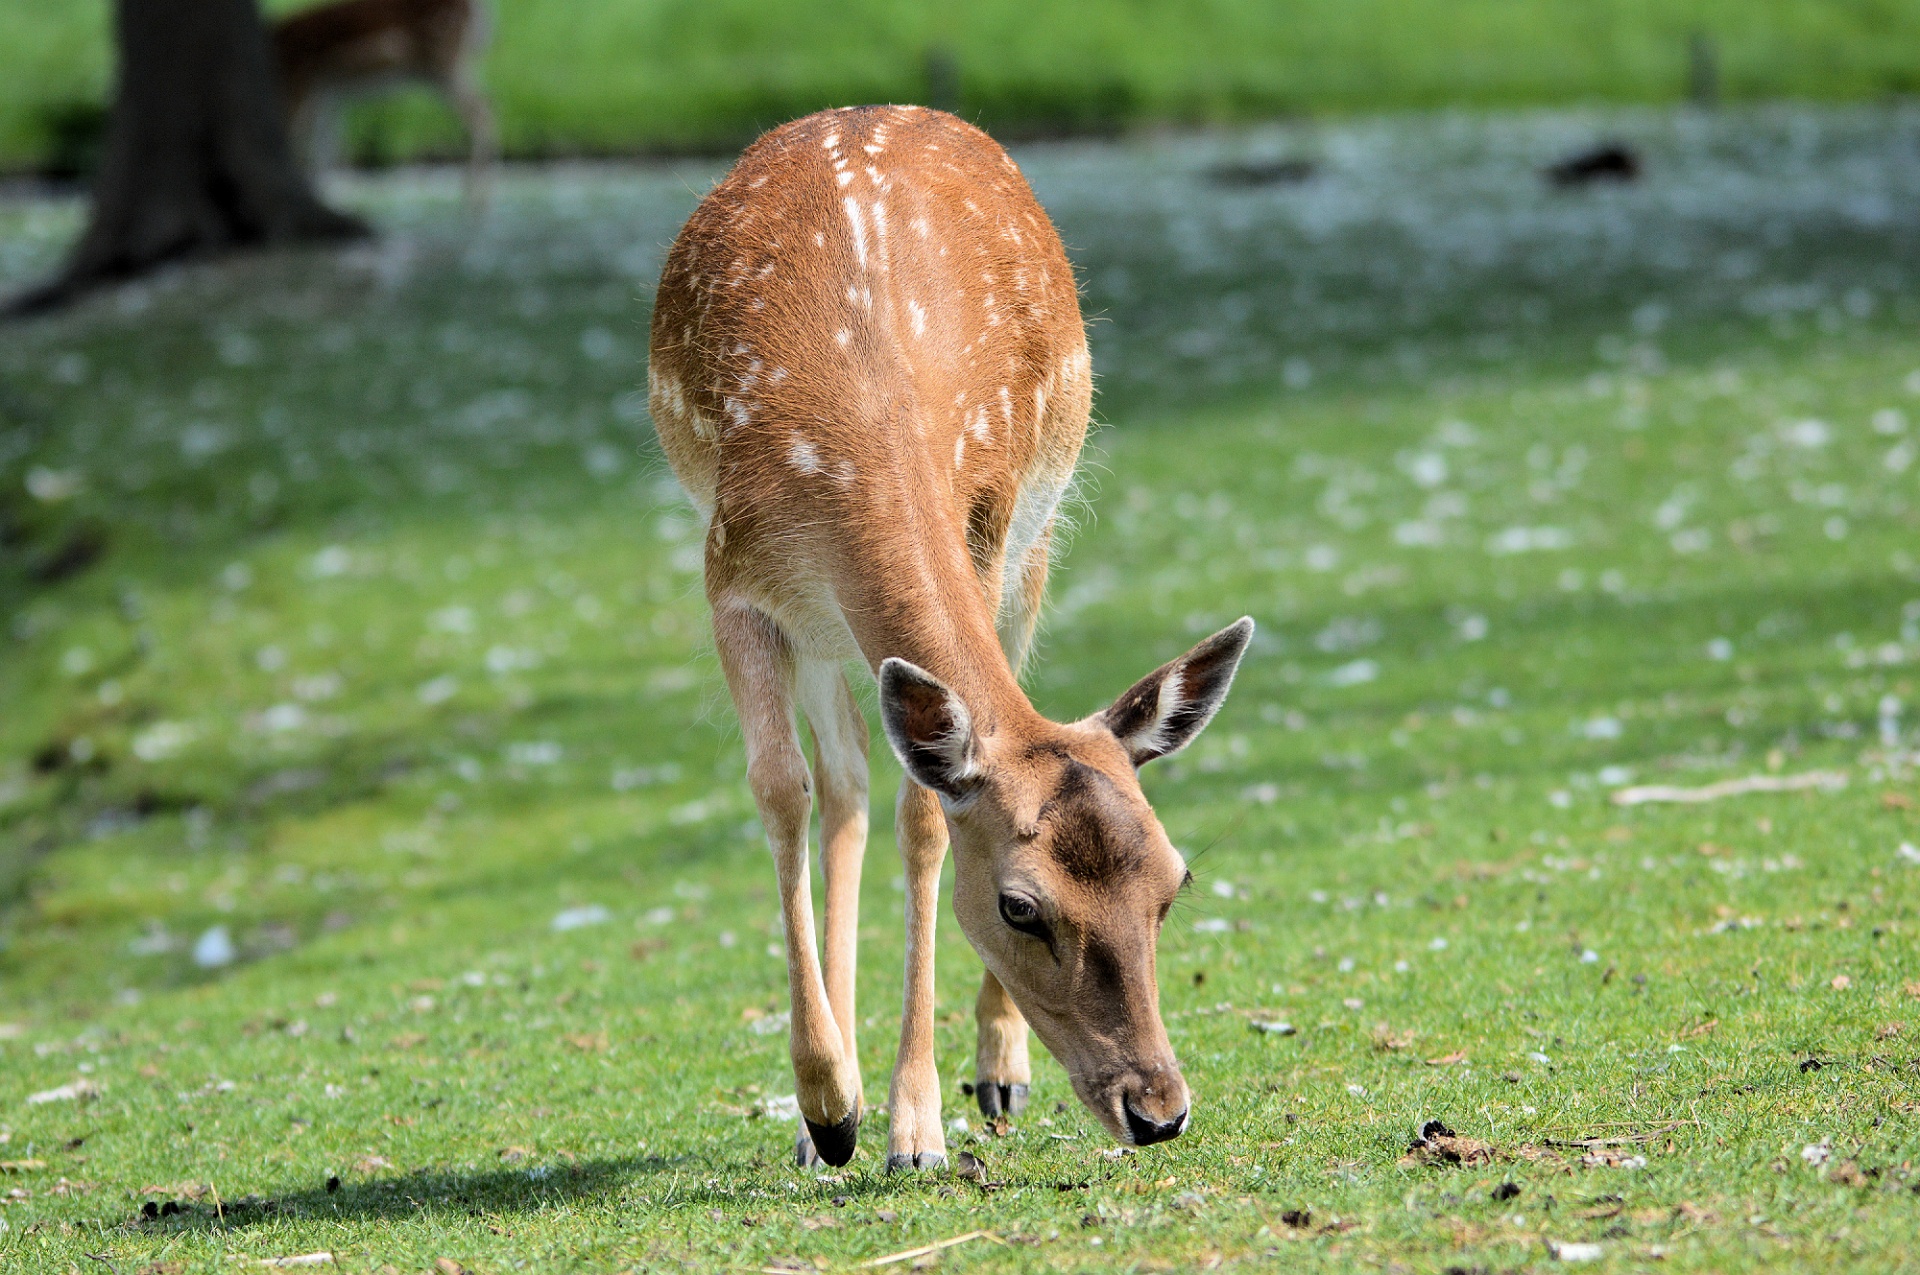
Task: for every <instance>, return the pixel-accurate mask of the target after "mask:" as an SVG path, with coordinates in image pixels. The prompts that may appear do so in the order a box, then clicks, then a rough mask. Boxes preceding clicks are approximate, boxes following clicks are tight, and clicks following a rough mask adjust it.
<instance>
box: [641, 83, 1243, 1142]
mask: <svg viewBox="0 0 1920 1275" xmlns="http://www.w3.org/2000/svg"><path fill="white" fill-rule="evenodd" d="M647 383H648V397H649V403H650V406H651V410H652V414H653V419H654V422H655V425H656V427H657V429H658V431H659V437H660V441H661V445H662V447H663V448H664V449H665V451H666V455H667V458H668V461H669V462H670V463H671V464H672V466H673V469H674V472H675V473H676V474H677V475H678V477H679V479H680V481H681V483H682V485H683V486H684V487H685V488H686V490H687V492H688V494H689V495H690V496H691V497H692V500H693V503H694V504H695V506H696V507H697V508H698V510H699V511H700V513H701V515H702V516H703V517H704V518H705V520H706V591H707V599H708V602H709V605H710V607H711V610H712V616H713V635H714V642H715V645H716V647H717V649H718V653H719V657H720V664H721V667H722V669H723V671H724V673H725V676H726V681H727V687H728V689H729V691H730V692H731V693H732V697H733V702H734V706H735V708H736V709H737V711H738V713H739V718H740V726H741V730H742V733H743V735H744V736H745V742H746V751H747V782H748V784H749V786H750V787H751V789H752V791H753V796H754V800H755V802H756V803H757V805H758V807H759V810H760V816H761V819H762V822H763V823H764V825H765V828H766V835H767V840H768V842H769V844H770V846H771V848H772V851H773V860H774V868H775V871H776V873H777V876H778V879H779V887H780V901H781V911H782V916H783V919H784V921H785V926H786V956H787V976H788V994H789V997H790V999H791V1005H792V1015H791V1052H792V1061H793V1070H794V1077H795V1082H796V1088H797V1091H798V1099H799V1106H800V1112H801V1118H802V1127H801V1130H800V1134H799V1140H798V1147H797V1153H798V1157H799V1160H800V1163H802V1164H803V1165H804V1164H809V1163H814V1162H816V1161H817V1160H823V1161H825V1162H826V1163H828V1164H832V1165H840V1164H844V1163H846V1162H847V1160H848V1159H849V1158H851V1156H852V1155H853V1151H854V1145H855V1139H856V1135H857V1130H858V1125H859V1122H860V1117H861V1112H862V1107H863V1092H862V1087H861V1079H860V1071H859V1066H858V1063H857V1055H856V1052H855V1040H854V1024H855V1022H856V1019H855V1016H854V945H855V933H856V928H857V926H856V909H857V907H858V898H859V891H860V867H861V858H862V855H863V854H864V852H865V848H866V839H867V782H868V779H867V742H868V735H867V725H866V719H865V717H864V716H863V714H862V713H861V711H860V709H859V707H858V706H857V704H856V701H855V699H854V695H853V691H852V689H851V687H850V685H849V683H848V681H847V679H846V676H845V672H844V669H845V666H846V664H847V663H849V662H851V661H859V662H861V663H863V664H865V665H866V666H867V668H868V669H869V670H870V671H871V672H873V673H874V674H875V676H876V677H877V679H878V683H879V701H880V718H881V721H882V723H883V725H884V727H885V732H886V737H887V741H888V743H889V744H890V745H891V746H892V748H893V751H894V753H895V755H896V756H897V757H898V758H899V760H900V763H901V765H902V766H903V767H904V768H905V771H906V775H905V779H904V781H903V782H902V784H901V786H900V793H899V799H898V801H897V802H896V804H895V808H894V820H895V828H896V831H897V835H898V840H899V846H900V854H901V858H902V861H903V863H904V866H905V877H906V889H907V901H906V953H907V954H906V989H905V1005H904V1008H903V1010H902V1014H901V1030H900V1047H899V1054H898V1059H897V1061H896V1063H895V1066H894V1071H893V1082H892V1087H891V1089H890V1091H889V1094H888V1101H887V1109H888V1113H889V1116H890V1124H889V1130H888V1141H887V1167H888V1168H889V1169H924V1168H931V1167H934V1166H937V1165H939V1164H941V1163H942V1162H943V1161H944V1159H945V1154H946V1146H945V1137H944V1131H943V1128H942V1125H941V1119H940V1084H939V1078H938V1076H937V1074H936V1071H935V1067H934V1056H933V1013H934V983H933V954H934V942H933V939H934V925H935V914H936V909H937V906H938V896H939V881H940V868H941V863H942V860H943V859H944V857H945V855H946V851H947V848H948V844H949V841H951V844H952V847H953V851H954V859H955V877H954V887H953V908H954V912H955V915H956V916H957V918H958V920H959V922H960V928H961V929H962V930H963V931H964V932H965V934H966V936H967V938H968V940H969V941H970V942H971V943H972V945H973V947H974V949H975V951H977V952H978V953H979V955H980V958H981V960H982V962H983V963H984V964H985V966H986V973H985V975H984V977H983V978H982V979H981V985H980V994H979V998H978V1001H977V1002H976V1004H975V1014H976V1018H977V1024H978V1053H977V1057H976V1061H975V1075H974V1085H975V1090H974V1092H975V1095H976V1097H977V1100H978V1102H979V1104H980V1108H981V1110H982V1111H983V1112H985V1113H986V1114H987V1115H988V1116H990V1117H991V1116H997V1115H1000V1114H1002V1113H1007V1114H1018V1113H1019V1111H1020V1110H1021V1109H1022V1108H1023V1107H1024V1105H1025V1104H1026V1101H1027V1096H1028V1087H1029V1084H1030V1081H1031V1076H1030V1072H1029V1066H1028V1054H1027V1029H1028V1025H1029V1024H1031V1025H1032V1028H1033V1030H1034V1032H1035V1033H1037V1034H1038V1036H1039V1037H1040V1040H1041V1042H1042V1043H1043V1044H1044V1045H1045V1046H1046V1047H1047V1049H1048V1050H1049V1051H1051V1052H1052V1054H1053V1056H1054V1057H1055V1058H1056V1059H1058V1060H1059V1061H1060V1062H1061V1063H1062V1064H1063V1065H1064V1066H1065V1068H1066V1070H1067V1072H1068V1074H1069V1075H1070V1077H1071V1078H1072V1083H1073V1088H1074V1092H1075V1093H1076V1094H1077V1095H1078V1096H1079V1098H1080V1100H1081V1101H1082V1102H1083V1103H1085V1104H1086V1106H1087V1107H1088V1108H1089V1109H1090V1110H1091V1111H1092V1112H1093V1114H1094V1115H1095V1116H1097V1117H1098V1118H1099V1120H1100V1122H1101V1123H1102V1124H1103V1125H1104V1126H1105V1127H1106V1128H1107V1130H1108V1131H1109V1132H1111V1133H1112V1134H1113V1136H1114V1137H1116V1138H1117V1139H1119V1140H1120V1141H1122V1142H1124V1143H1129V1144H1135V1145H1143V1144H1147V1143H1153V1142H1160V1141H1163V1140H1165V1139H1168V1138H1172V1137H1175V1136H1177V1135H1178V1134H1180V1133H1181V1131H1183V1130H1184V1129H1185V1128H1186V1127H1187V1119H1188V1107H1189V1097H1188V1091H1187V1085H1186V1081H1185V1080H1184V1078H1183V1077H1182V1075H1181V1072H1180V1066H1179V1063H1178V1062H1177V1060H1176V1059H1175V1057H1174V1053H1173V1049H1172V1047H1171V1045H1170V1044H1169V1043H1168V1040H1167V1033H1166V1029H1165V1027H1164V1025H1163V1024H1162V1022H1161V1019H1160V1009H1159V992H1158V988H1157V985H1156V983H1155V974H1154V949H1155V945H1156V943H1157V940H1158V937H1159V933H1160V927H1161V925H1162V924H1163V923H1164V921H1165V919H1166V916H1167V912H1168V909H1169V908H1171V907H1172V906H1173V903H1174V901H1175V896H1176V895H1177V894H1178V893H1179V891H1180V890H1181V889H1182V888H1183V886H1184V885H1186V884H1187V883H1188V882H1190V881H1191V874H1190V873H1189V872H1188V871H1187V867H1186V864H1185V862H1184V861H1183V860H1182V858H1181V856H1180V854H1179V852H1178V851H1176V850H1175V849H1174V847H1173V844H1172V843H1171V841H1169V840H1168V837H1167V834H1166V832H1165V831H1164V830H1163V829H1162V828H1161V826H1160V824H1159V822H1158V821H1157V820H1156V819H1155V817H1154V813H1153V811H1152V809H1151V808H1150V807H1149V806H1148V804H1147V802H1146V799H1145V798H1144V797H1143V796H1142V794H1141V790H1140V782H1139V779H1138V777H1137V775H1136V773H1135V772H1136V770H1137V768H1138V767H1140V766H1142V765H1144V764H1146V763H1147V762H1149V761H1152V760H1153V759H1155V758H1157V757H1164V756H1166V755H1167V754H1168V753H1171V752H1174V751H1175V750H1177V749H1179V748H1181V747H1182V746H1184V745H1185V744H1186V743H1187V742H1188V741H1189V740H1191V739H1192V738H1193V737H1194V736H1195V735H1196V734H1198V733H1199V731H1200V729H1201V728H1202V727H1203V726H1205V725H1206V723H1207V721H1208V720H1209V719H1210V718H1211V717H1212V716H1213V714H1214V712H1215V711H1216V710H1217V709H1218V708H1219V706H1220V704H1221V701H1222V700H1223V699H1224V698H1225V696H1226V694H1227V688H1228V685H1229V683H1231V681H1232V680H1233V675H1234V670H1235V668H1236V667H1237V666H1238V664H1239V661H1240V657H1241V655H1242V653H1243V652H1244V651H1245V650H1246V647H1247V642H1248V640H1249V638H1250V637H1251V636H1252V633H1253V622H1252V621H1251V620H1247V619H1243V620H1241V621H1240V622H1239V623H1237V624H1235V625H1233V626H1231V627H1230V628H1227V629H1225V630H1223V631H1222V632H1220V633H1217V634H1215V635H1214V636H1213V637H1210V638H1208V639H1207V640H1206V641H1204V642H1202V643H1200V645H1199V646H1197V647H1195V648H1194V649H1193V650H1191V651H1190V652H1188V653H1187V654H1186V655H1184V656H1182V657H1180V658H1179V659H1177V660H1174V661H1173V662H1172V663H1170V664H1167V665H1165V666H1164V667H1162V668H1160V669H1158V670H1156V671H1155V672H1153V673H1151V674H1149V675H1148V676H1147V677H1146V678H1145V679H1143V680H1142V681H1141V682H1140V683H1138V684H1137V685H1136V686H1134V687H1133V688H1132V689H1131V690H1129V691H1127V692H1126V693H1125V694H1124V695H1122V696H1120V698H1119V699H1118V700H1116V701H1115V702H1114V703H1113V704H1112V705H1110V706H1109V707H1107V708H1106V709H1104V710H1102V711H1100V712H1097V713H1095V714H1093V715H1092V716H1090V717H1086V718H1083V719H1082V720H1080V721H1076V722H1068V723H1057V722H1052V721H1049V720H1047V719H1046V718H1045V717H1043V716H1041V715H1040V713H1038V712H1037V711H1035V709H1034V708H1033V706H1032V704H1031V703H1029V702H1028V700H1027V697H1026V695H1025V694H1024V693H1023V692H1022V691H1021V689H1020V685H1019V683H1018V681H1017V680H1016V676H1017V672H1018V670H1019V668H1020V665H1021V662H1022V660H1023V659H1024V657H1025V656H1026V654H1027V652H1028V650H1029V648H1030V647H1031V645H1032V641H1033V634H1034V626H1035V621H1036V620H1037V619H1038V616H1039V613H1040V605H1041V595H1042V593H1043V591H1044V588H1045V585H1046V579H1047V565H1048V551H1049V546H1050V544H1051V541H1052V538H1053V534H1054V527H1055V519H1056V516H1057V510H1058V508H1059V505H1060V502H1061V499H1062V497H1063V495H1064V494H1065V493H1066V492H1067V489H1068V486H1069V484H1070V482H1071V481H1072V477H1073V471H1074V465H1075V463H1076V461H1077V459H1078V457H1079V454H1080V447H1081V443H1082V441H1083V440H1084V438H1085V435H1086V431H1087V420H1088V410H1089V407H1090V403H1091V397H1092V379H1091V370H1090V366H1089V361H1088V356H1087V345H1086V335H1085V332H1084V330H1083V328H1082V325H1081V320H1080V308H1079V300H1078V296H1077V294H1076V292H1075V287H1074V277H1073V270H1072V267H1071V266H1070V265H1069V264H1068V263H1067V257H1066V253H1065V251H1064V250H1063V249H1062V248H1061V245H1060V240H1059V237H1058V236H1057V235H1056V234H1055V233H1054V229H1053V226H1052V225H1051V223H1049V221H1048V220H1047V216H1046V214H1045V213H1044V212H1043V211H1042V210H1041V208H1040V206H1039V204H1037V203H1036V202H1035V200H1034V197H1033V194H1032V192H1031V191H1030V190H1029V189H1028V187H1027V184H1026V181H1025V180H1024V179H1023V178H1022V176H1021V174H1020V171H1019V169H1018V168H1016V167H1015V166H1014V163H1013V161H1012V160H1011V159H1010V158H1009V157H1008V156H1007V154H1006V153H1005V152H1004V151H1002V150H1001V149H1000V148H999V147H998V146H997V145H995V144H994V143H993V141H992V140H991V139H989V138H988V137H987V136H986V135H985V134H983V133H981V132H979V131H978V130H977V129H974V128H972V127H971V126H969V125H967V124H965V123H962V122H961V121H960V120H958V119H955V118H954V117H953V116H951V115H947V114H944V113H942V112H939V111H932V110H924V109H921V108H918V107H862V108H850V109H844V110H837V111H828V112H825V113H823V114H818V115H812V116H808V117H807V118H805V119H801V120H797V121H795V122H793V123H790V124H787V125H784V126H783V127H780V128H778V129H775V130H774V131H773V132H771V133H768V134H767V135H766V136H764V137H762V138H761V139H760V140H759V141H757V142H755V143H754V144H753V146H751V147H750V148H749V149H748V150H747V151H746V153H745V154H744V155H743V156H742V157H741V159H740V161H739V163H738V164H737V165H736V166H735V168H734V169H733V171H732V172H731V173H729V174H728V175H727V177H726V178H725V179H724V180H722V181H721V182H720V183H719V185H717V186H716V187H715V188H714V189H713V191H712V192H711V193H710V194H709V195H708V196H707V197H706V199H705V200H704V201H703V202H702V203H701V204H700V206H699V207H698V208H697V209H696V210H695V212H694V214H693V216H692V218H691V219H690V220H689V221H688V222H687V224H686V227H685V228H684V229H683V230H682V231H681V233H680V236H679V238H678V240H677V241H676V242H675V244H674V246H673V248H672V251H671V252H670V253H669V255H668V258H667V262H666V267H665V270H664V272H663V274H662V278H661V282H660V291H659V297H658V301H657V304H656V306H655V309H654V314H653V329H652V342H651V359H650V362H649V365H648V369H647ZM802 714H803V715H804V716H805V718H806V720H807V723H808V725H809V726H810V727H811V730H812V735H813V743H814V758H813V766H812V768H811V770H809V768H808V765H807V762H806V760H805V757H804V755H803V753H802V749H801V741H800V737H799V731H798V720H799V716H800V715H802ZM816 797H817V800H818V804H819V808H820V841H821V857H822V869H823V876H824V878H825V883H826V895H827V898H826V926H825V929H826V935H825V944H824V955H825V960H824V969H823V967H822V962H821V960H820V958H819V956H817V955H816V952H815V933H814V915H813V904H812V896H811V883H810V879H809V872H808V852H807V834H808V823H809V819H810V816H811V811H812V807H813V805H814V803H815V800H816Z"/></svg>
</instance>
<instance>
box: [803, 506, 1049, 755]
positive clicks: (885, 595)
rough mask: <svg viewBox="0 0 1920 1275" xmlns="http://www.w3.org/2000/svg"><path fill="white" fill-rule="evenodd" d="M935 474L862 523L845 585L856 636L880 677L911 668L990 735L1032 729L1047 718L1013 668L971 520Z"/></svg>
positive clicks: (851, 541) (845, 604) (842, 590)
mask: <svg viewBox="0 0 1920 1275" xmlns="http://www.w3.org/2000/svg"><path fill="white" fill-rule="evenodd" d="M925 473H926V471H924V470H923V471H921V473H920V474H912V473H911V471H909V473H908V474H903V475H901V477H902V478H903V479H905V481H902V482H900V483H899V484H898V485H895V486H892V490H890V491H884V492H883V493H881V495H880V497H879V498H878V499H875V500H873V501H872V502H871V505H870V507H869V509H868V510H867V511H866V513H865V515H864V516H863V517H859V518H858V519H856V520H855V521H857V522H858V523H859V524H860V525H859V526H857V527H856V528H854V529H853V530H854V534H853V535H852V536H850V537H848V538H847V541H848V545H849V552H848V555H847V559H846V560H843V568H844V569H843V570H842V571H840V572H839V573H838V574H839V576H840V579H838V580H836V581H835V591H836V593H837V594H838V596H839V599H840V603H841V607H842V610H843V613H844V614H845V615H846V618H847V623H848V626H849V627H850V628H851V629H852V630H853V635H854V638H855V640H856V641H857V642H858V643H859V644H860V650H861V652H862V654H864V655H865V656H866V658H867V661H868V663H869V665H871V666H872V667H873V668H874V669H876V670H877V669H878V668H879V666H880V662H881V661H882V660H885V659H888V658H890V657H896V658H899V659H903V660H907V661H908V662H910V663H913V664H916V665H918V666H919V667H921V668H923V669H925V670H926V671H927V672H929V673H931V674H933V676H935V677H937V678H939V679H940V680H941V681H942V682H944V683H945V684H946V685H947V686H948V687H950V688H952V690H953V691H954V693H955V694H957V695H959V696H960V698H961V700H962V701H964V702H965V703H966V705H967V708H968V711H970V712H971V713H972V714H973V716H974V721H975V724H976V726H978V727H979V728H980V729H982V730H983V731H987V732H992V731H995V730H1004V729H1014V730H1019V729H1023V728H1026V727H1028V726H1030V725H1032V724H1034V722H1035V720H1036V719H1037V717H1038V714H1036V713H1035V712H1034V709H1033V706H1032V704H1031V703H1030V702H1029V701H1028V700H1027V697H1026V693H1025V692H1024V691H1022V690H1021V689H1020V684H1019V683H1018V682H1017V681H1016V680H1015V678H1014V676H1013V671H1012V670H1011V669H1010V668H1008V666H1007V658H1006V654H1005V652H1004V651H1003V650H1002V648H1001V645H1000V637H999V633H998V632H997V630H996V629H995V627H994V613H993V609H992V605H991V603H990V602H989V600H988V598H987V596H986V591H985V589H984V587H983V586H982V584H981V580H980V576H979V574H978V572H977V571H976V570H975V567H974V564H973V560H972V557H971V555H970V554H969V553H968V551H967V538H966V530H965V521H964V518H963V517H962V516H961V515H960V513H959V511H958V510H956V509H954V508H953V504H952V497H951V493H950V492H947V491H945V490H939V489H938V488H940V487H941V486H943V485H944V480H943V479H935V480H928V479H925V478H924V477H922V476H923V475H924V474H925Z"/></svg>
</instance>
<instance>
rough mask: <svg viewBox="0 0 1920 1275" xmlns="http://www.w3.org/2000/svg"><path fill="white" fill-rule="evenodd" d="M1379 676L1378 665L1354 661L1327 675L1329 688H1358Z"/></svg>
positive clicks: (1365, 661) (1370, 661) (1369, 661)
mask: <svg viewBox="0 0 1920 1275" xmlns="http://www.w3.org/2000/svg"><path fill="white" fill-rule="evenodd" d="M1379 676H1380V665H1379V664H1378V663H1376V662H1375V661H1373V660H1354V661H1353V662H1352V663H1349V664H1342V665H1341V666H1340V667H1339V668H1336V669H1334V670H1333V672H1331V673H1329V674H1327V683H1328V685H1330V686H1360V685H1362V684H1364V683H1366V682H1371V681H1373V680H1374V679H1375V678H1377V677H1379Z"/></svg>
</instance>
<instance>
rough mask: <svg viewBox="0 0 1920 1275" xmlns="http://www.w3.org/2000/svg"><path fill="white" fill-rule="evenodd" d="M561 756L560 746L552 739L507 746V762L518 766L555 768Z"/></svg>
mask: <svg viewBox="0 0 1920 1275" xmlns="http://www.w3.org/2000/svg"><path fill="white" fill-rule="evenodd" d="M560 755H561V748H560V745H558V744H556V743H554V742H553V741H552V740H550V739H541V740H533V741H530V742H525V743H519V744H508V745H507V760H508V761H509V762H512V763H513V764H514V765H516V766H554V765H558V764H559V762H560Z"/></svg>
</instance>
